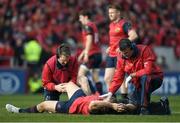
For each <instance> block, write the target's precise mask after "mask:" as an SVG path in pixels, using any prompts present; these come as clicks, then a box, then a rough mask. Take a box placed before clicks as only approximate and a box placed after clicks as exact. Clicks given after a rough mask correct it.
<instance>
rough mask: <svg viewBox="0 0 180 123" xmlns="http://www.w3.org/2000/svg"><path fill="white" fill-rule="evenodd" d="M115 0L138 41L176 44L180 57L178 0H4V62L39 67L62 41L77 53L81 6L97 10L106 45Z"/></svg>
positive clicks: (0, 58)
mask: <svg viewBox="0 0 180 123" xmlns="http://www.w3.org/2000/svg"><path fill="white" fill-rule="evenodd" d="M112 2H113V3H116V4H119V5H120V6H121V7H122V16H123V17H125V18H127V19H129V20H131V22H132V24H133V27H134V28H135V29H136V31H137V33H138V35H139V39H138V40H137V42H136V43H141V44H147V45H152V46H168V47H173V49H174V54H175V56H176V58H177V59H180V30H179V28H180V1H179V0H114V1H112V0H0V35H1V36H0V66H6V67H8V66H9V67H10V66H13V67H21V68H22V67H24V68H26V67H27V68H29V71H30V72H31V71H36V72H39V73H40V72H41V69H42V66H43V64H44V63H45V62H46V60H47V59H48V58H49V57H50V56H52V55H53V54H55V51H56V47H57V46H58V45H59V44H61V43H62V42H67V43H69V44H70V45H71V48H72V51H73V55H78V53H79V52H80V50H81V47H80V45H79V41H80V40H81V28H80V26H81V25H80V23H79V20H78V16H77V15H78V12H79V11H80V10H81V9H88V10H89V11H90V12H91V13H92V20H93V21H94V22H95V23H96V24H97V26H98V29H99V35H100V41H101V45H102V47H104V46H107V45H108V26H109V19H108V12H107V7H108V4H109V3H112ZM161 60H164V58H162V59H161ZM32 73H33V72H32Z"/></svg>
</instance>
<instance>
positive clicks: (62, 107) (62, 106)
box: [56, 89, 86, 113]
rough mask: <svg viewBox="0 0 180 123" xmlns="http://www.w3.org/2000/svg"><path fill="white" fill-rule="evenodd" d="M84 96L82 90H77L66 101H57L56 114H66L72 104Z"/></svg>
mask: <svg viewBox="0 0 180 123" xmlns="http://www.w3.org/2000/svg"><path fill="white" fill-rule="evenodd" d="M83 96H86V94H85V93H84V92H83V91H82V89H79V90H77V91H76V92H75V93H74V94H73V95H72V97H71V98H70V99H69V100H68V101H58V102H57V104H56V112H58V113H68V112H69V108H70V107H71V105H72V103H73V102H74V101H75V100H76V99H77V98H79V97H83Z"/></svg>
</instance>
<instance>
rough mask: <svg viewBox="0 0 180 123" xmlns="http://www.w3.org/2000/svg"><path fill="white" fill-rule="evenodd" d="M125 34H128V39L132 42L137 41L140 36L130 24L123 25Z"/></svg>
mask: <svg viewBox="0 0 180 123" xmlns="http://www.w3.org/2000/svg"><path fill="white" fill-rule="evenodd" d="M123 29H124V32H125V33H126V34H128V39H129V40H130V41H135V40H136V39H137V38H138V35H137V33H136V31H135V30H134V29H133V28H132V25H131V23H130V22H126V23H124V25H123Z"/></svg>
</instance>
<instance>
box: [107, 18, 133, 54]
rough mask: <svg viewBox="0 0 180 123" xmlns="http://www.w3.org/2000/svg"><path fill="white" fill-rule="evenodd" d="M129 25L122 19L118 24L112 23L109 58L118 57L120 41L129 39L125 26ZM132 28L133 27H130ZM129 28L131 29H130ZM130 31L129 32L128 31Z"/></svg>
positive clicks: (110, 26)
mask: <svg viewBox="0 0 180 123" xmlns="http://www.w3.org/2000/svg"><path fill="white" fill-rule="evenodd" d="M125 23H128V22H127V21H126V20H124V19H121V20H119V21H118V22H117V23H114V22H112V23H111V24H110V25H109V40H110V41H109V48H110V49H109V56H111V57H116V56H117V51H116V49H117V48H118V44H119V41H120V40H121V39H123V38H127V37H128V32H125V30H124V24H125ZM130 28H131V26H130ZM130 28H129V29H130ZM127 31H128V30H127Z"/></svg>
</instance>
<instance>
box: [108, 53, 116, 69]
mask: <svg viewBox="0 0 180 123" xmlns="http://www.w3.org/2000/svg"><path fill="white" fill-rule="evenodd" d="M116 62H117V57H110V56H107V58H106V68H113V67H114V68H115V67H116Z"/></svg>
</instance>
